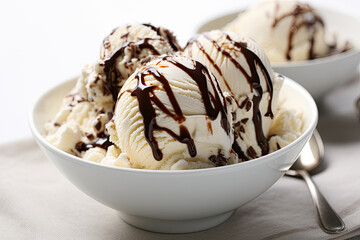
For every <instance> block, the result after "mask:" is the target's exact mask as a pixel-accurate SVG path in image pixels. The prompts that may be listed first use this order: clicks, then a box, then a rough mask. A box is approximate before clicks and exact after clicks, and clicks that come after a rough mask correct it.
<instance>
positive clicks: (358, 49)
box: [196, 3, 360, 69]
mask: <svg viewBox="0 0 360 240" xmlns="http://www.w3.org/2000/svg"><path fill="white" fill-rule="evenodd" d="M312 5H313V6H314V9H315V10H317V11H319V12H320V13H321V11H331V12H334V13H336V14H339V15H342V16H347V17H351V18H353V19H354V20H355V21H354V24H356V23H357V24H356V25H358V26H359V27H360V17H359V16H358V15H357V14H356V13H355V12H354V11H352V10H351V9H349V8H344V7H340V8H334V7H329V6H323V5H319V4H314V3H313V4H312ZM250 6H251V5H248V6H246V7H245V8H240V9H238V10H237V11H233V12H229V13H225V14H220V15H217V16H215V17H213V18H210V19H207V20H205V21H203V22H201V23H200V24H199V25H198V26H197V27H196V34H201V33H200V32H199V30H200V29H201V28H202V27H204V26H205V25H207V24H209V23H210V22H214V21H216V20H218V19H220V18H224V17H229V16H231V15H236V16H237V15H238V14H239V13H240V12H243V11H245V10H246V9H247V8H248V7H250ZM350 41H351V40H350ZM356 55H359V56H360V42H357V43H356V44H354V48H352V49H350V50H348V51H345V52H341V53H337V54H334V55H330V56H325V57H321V58H316V59H309V60H300V61H290V62H271V66H272V67H273V68H277V69H284V68H296V67H309V66H313V65H321V64H328V63H331V62H336V61H341V60H343V59H348V58H351V57H353V56H356ZM359 60H360V58H359Z"/></svg>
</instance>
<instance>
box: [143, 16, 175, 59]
mask: <svg viewBox="0 0 360 240" xmlns="http://www.w3.org/2000/svg"><path fill="white" fill-rule="evenodd" d="M142 25H144V26H146V27H149V28H151V29H152V30H154V31H155V32H156V33H157V34H158V35H159V36H160V37H164V38H165V39H166V40H167V41H168V43H169V44H170V46H171V48H172V49H173V50H174V51H175V52H177V51H181V50H182V49H181V47H180V45H179V44H178V42H177V40H176V37H175V36H174V35H173V33H172V32H170V31H169V30H168V29H166V28H162V27H155V26H154V25H151V24H149V23H143V24H142Z"/></svg>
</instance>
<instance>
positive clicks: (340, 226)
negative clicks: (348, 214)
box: [298, 170, 346, 233]
mask: <svg viewBox="0 0 360 240" xmlns="http://www.w3.org/2000/svg"><path fill="white" fill-rule="evenodd" d="M298 173H299V175H300V176H301V177H302V178H303V179H304V180H305V182H306V183H307V186H308V188H309V190H310V193H311V197H312V200H313V202H314V205H315V208H316V211H317V214H318V219H319V223H320V227H321V228H322V229H323V230H324V231H325V232H327V233H340V232H343V231H346V226H345V224H344V222H343V221H342V219H341V218H340V217H339V215H337V213H336V212H335V211H334V209H332V207H331V206H330V204H329V203H328V202H327V201H326V199H325V198H324V196H323V195H322V194H321V192H320V191H319V189H318V188H317V187H316V185H315V183H314V182H313V180H312V179H311V177H310V175H309V173H308V172H307V171H304V170H299V171H298Z"/></svg>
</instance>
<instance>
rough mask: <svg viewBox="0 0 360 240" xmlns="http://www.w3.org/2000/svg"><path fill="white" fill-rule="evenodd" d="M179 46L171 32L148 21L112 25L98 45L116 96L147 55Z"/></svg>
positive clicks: (175, 48) (172, 50)
mask: <svg viewBox="0 0 360 240" xmlns="http://www.w3.org/2000/svg"><path fill="white" fill-rule="evenodd" d="M179 50H181V48H180V46H179V44H178V42H177V40H176V38H175V36H174V35H173V33H172V32H171V31H170V30H168V29H166V28H163V27H155V26H153V25H151V24H131V25H125V26H122V27H119V28H116V29H114V30H113V31H112V32H111V34H110V35H108V36H107V37H106V38H105V39H104V41H103V44H102V46H101V50H100V56H101V60H100V65H101V66H103V67H104V73H105V75H106V79H107V82H108V84H109V87H110V90H111V92H112V95H113V97H114V100H115V99H116V97H117V93H118V92H119V89H120V87H121V86H122V85H123V84H124V81H125V80H126V79H127V78H128V77H129V76H130V75H131V74H132V73H133V72H134V71H135V70H136V69H137V68H138V67H139V66H140V65H141V64H144V63H146V62H148V61H149V60H150V58H151V56H156V55H161V54H172V53H175V52H177V51H179Z"/></svg>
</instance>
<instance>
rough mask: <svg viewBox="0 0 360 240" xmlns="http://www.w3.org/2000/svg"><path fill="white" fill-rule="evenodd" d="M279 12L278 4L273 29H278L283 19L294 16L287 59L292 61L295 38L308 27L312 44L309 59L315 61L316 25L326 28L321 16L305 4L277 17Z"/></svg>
mask: <svg viewBox="0 0 360 240" xmlns="http://www.w3.org/2000/svg"><path fill="white" fill-rule="evenodd" d="M278 11H279V3H277V5H276V7H275V14H274V16H275V18H274V20H273V24H272V27H273V28H274V27H276V25H277V24H278V23H279V22H280V21H281V20H283V19H285V18H287V17H290V16H292V17H293V18H292V20H291V26H290V30H289V35H288V46H287V50H286V59H287V60H289V61H290V60H291V50H292V47H293V38H294V35H295V33H296V32H297V31H298V30H299V29H300V28H301V27H303V26H306V27H307V31H308V32H309V39H308V40H309V43H310V48H309V53H308V59H314V58H316V56H315V54H314V39H315V34H316V28H315V24H316V23H320V24H321V25H322V26H324V22H323V20H322V19H321V17H320V16H318V15H317V14H316V13H315V12H314V10H313V9H312V8H311V7H310V6H309V5H308V4H303V5H298V4H297V5H296V6H295V8H294V9H293V10H292V11H291V12H288V13H284V14H283V15H281V16H279V17H278V16H277V15H278ZM299 17H302V18H301V21H298V19H300V18H299Z"/></svg>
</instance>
